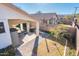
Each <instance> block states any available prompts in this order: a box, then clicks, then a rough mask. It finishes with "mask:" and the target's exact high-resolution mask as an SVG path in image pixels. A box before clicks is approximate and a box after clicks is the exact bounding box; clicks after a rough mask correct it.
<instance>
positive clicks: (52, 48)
mask: <svg viewBox="0 0 79 59" xmlns="http://www.w3.org/2000/svg"><path fill="white" fill-rule="evenodd" d="M68 29H69V30H70V31H68ZM49 31H50V32H51V34H52V36H53V38H45V39H44V40H43V41H42V42H41V43H40V44H39V46H38V49H37V55H39V56H63V54H64V47H65V41H66V40H65V39H64V38H62V37H64V36H61V38H60V36H59V35H60V34H59V33H61V32H62V31H63V34H66V33H65V32H64V31H66V32H67V33H68V34H69V35H71V36H69V35H68V45H67V48H68V49H67V51H66V56H73V55H75V48H74V47H73V44H72V43H70V42H71V39H72V34H73V30H72V29H71V28H70V26H69V25H64V24H59V25H58V26H56V27H55V28H52V29H50V30H49ZM54 37H55V38H54ZM69 40H70V42H69ZM55 44H56V45H55Z"/></svg>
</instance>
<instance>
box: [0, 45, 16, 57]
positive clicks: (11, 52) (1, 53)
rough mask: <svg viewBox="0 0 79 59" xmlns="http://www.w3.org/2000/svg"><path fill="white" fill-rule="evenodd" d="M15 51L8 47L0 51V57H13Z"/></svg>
mask: <svg viewBox="0 0 79 59" xmlns="http://www.w3.org/2000/svg"><path fill="white" fill-rule="evenodd" d="M14 55H15V51H14V48H13V47H12V46H8V47H7V48H3V49H0V56H14Z"/></svg>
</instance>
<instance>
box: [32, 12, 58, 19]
mask: <svg viewBox="0 0 79 59" xmlns="http://www.w3.org/2000/svg"><path fill="white" fill-rule="evenodd" d="M31 16H32V17H34V18H36V19H38V20H42V19H45V20H49V19H51V18H56V17H57V15H56V13H36V14H31Z"/></svg>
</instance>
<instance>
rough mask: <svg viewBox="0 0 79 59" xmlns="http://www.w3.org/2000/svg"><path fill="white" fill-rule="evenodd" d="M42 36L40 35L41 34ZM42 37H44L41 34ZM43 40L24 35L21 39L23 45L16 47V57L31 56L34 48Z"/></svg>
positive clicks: (34, 36) (40, 37)
mask: <svg viewBox="0 0 79 59" xmlns="http://www.w3.org/2000/svg"><path fill="white" fill-rule="evenodd" d="M41 35H42V34H41ZM43 35H45V34H44V33H43ZM43 39H44V38H43V37H42V36H39V37H38V38H36V35H35V34H33V35H30V36H29V35H26V36H25V37H24V38H23V42H24V43H23V44H22V45H21V46H19V47H17V51H16V56H33V51H34V48H35V47H37V46H39V44H40V42H41V41H42V40H43Z"/></svg>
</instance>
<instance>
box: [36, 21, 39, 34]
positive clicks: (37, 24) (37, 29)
mask: <svg viewBox="0 0 79 59" xmlns="http://www.w3.org/2000/svg"><path fill="white" fill-rule="evenodd" d="M36 35H37V36H39V23H38V22H37V23H36Z"/></svg>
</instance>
